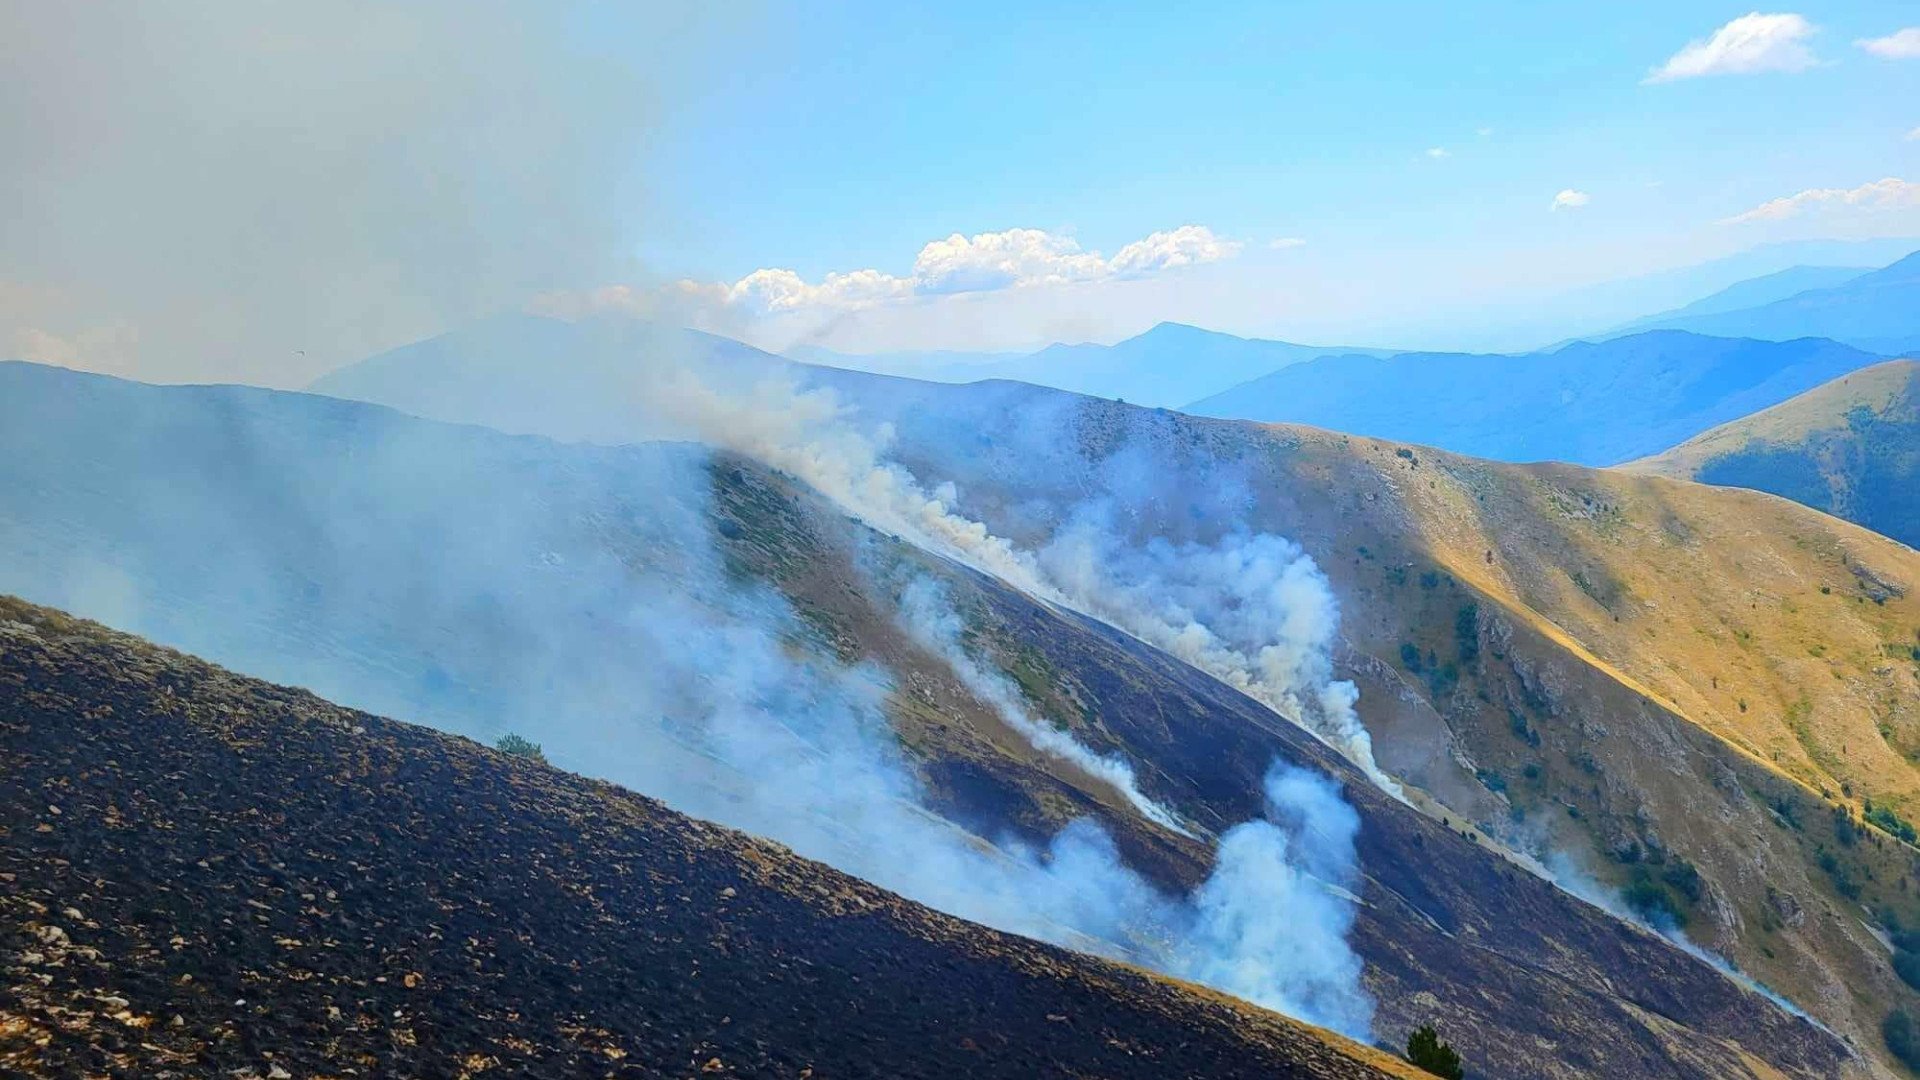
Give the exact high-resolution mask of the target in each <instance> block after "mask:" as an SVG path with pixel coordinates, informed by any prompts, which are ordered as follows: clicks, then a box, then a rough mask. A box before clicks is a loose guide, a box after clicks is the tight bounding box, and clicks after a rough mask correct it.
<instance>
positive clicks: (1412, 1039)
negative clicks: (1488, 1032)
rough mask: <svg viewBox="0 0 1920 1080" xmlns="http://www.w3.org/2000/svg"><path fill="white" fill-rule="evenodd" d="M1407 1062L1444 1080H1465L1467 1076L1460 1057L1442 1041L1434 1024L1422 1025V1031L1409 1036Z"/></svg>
mask: <svg viewBox="0 0 1920 1080" xmlns="http://www.w3.org/2000/svg"><path fill="white" fill-rule="evenodd" d="M1407 1060H1408V1061H1409V1062H1411V1063H1412V1064H1413V1065H1414V1066H1416V1067H1418V1068H1420V1069H1423V1070H1425V1071H1427V1072H1430V1073H1432V1074H1433V1075H1435V1076H1438V1077H1442V1078H1443V1080H1465V1077H1466V1075H1467V1070H1466V1069H1465V1068H1464V1067H1463V1066H1462V1065H1461V1064H1460V1055H1459V1054H1458V1053H1456V1052H1454V1049H1453V1047H1452V1046H1450V1045H1448V1044H1447V1043H1443V1042H1441V1041H1440V1033H1439V1032H1437V1031H1435V1030H1433V1025H1432V1024H1422V1025H1420V1030H1418V1031H1416V1032H1414V1033H1413V1034H1412V1035H1409V1036H1407Z"/></svg>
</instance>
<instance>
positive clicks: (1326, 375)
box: [1186, 330, 1880, 465]
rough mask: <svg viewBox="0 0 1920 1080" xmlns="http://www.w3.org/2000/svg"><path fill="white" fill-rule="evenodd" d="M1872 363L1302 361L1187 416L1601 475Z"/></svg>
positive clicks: (1728, 347)
mask: <svg viewBox="0 0 1920 1080" xmlns="http://www.w3.org/2000/svg"><path fill="white" fill-rule="evenodd" d="M1879 359H1880V357H1878V356H1875V355H1874V354H1871V353H1867V352H1864V351H1861V350H1858V349H1854V348H1851V347H1849V346H1846V345H1842V344H1839V343H1836V342H1831V341H1825V340H1818V339H1808V340H1803V341H1791V342H1778V343H1775V342H1760V341H1745V340H1733V339H1726V338H1711V337H1704V336H1701V335H1697V334H1691V333H1688V332H1685V331H1679V330H1650V331H1645V332H1642V333H1639V334H1633V335H1628V336H1626V337H1620V338H1613V339H1610V340H1607V341H1602V342H1585V341H1577V342H1573V343H1570V344H1568V345H1565V346H1562V347H1561V348H1558V349H1555V350H1553V351H1552V352H1548V353H1540V354H1533V355H1521V356H1510V355H1504V354H1463V353H1425V354H1423V353H1406V354H1401V355H1397V356H1394V357H1390V358H1388V359H1385V360H1362V359H1344V358H1343V359H1325V358H1323V359H1318V360H1310V361H1307V362H1306V363H1304V364H1300V365H1296V366H1294V367H1291V368H1287V369H1284V370H1281V371H1278V372H1275V373H1273V374H1271V375H1267V376H1264V377H1262V378H1259V379H1256V380H1254V381H1252V382H1250V383H1245V384H1242V385H1241V386H1239V387H1236V388H1235V389H1233V390H1230V391H1227V392H1226V393H1223V394H1218V395H1215V396H1213V397H1211V398H1207V399H1204V400H1201V401H1197V402H1194V403H1193V404H1191V405H1190V406H1188V407H1187V410H1186V411H1188V412H1192V413H1195V414H1198V415H1202V416H1212V417H1219V418H1223V419H1226V418H1233V419H1244V420H1254V421H1260V422H1264V423H1277V422H1286V423H1301V424H1309V425H1312V426H1314V427H1320V428H1325V429H1329V430H1337V431H1346V432H1349V433H1352V434H1356V435H1367V436H1371V437H1376V438H1387V439H1394V440H1397V441H1401V442H1409V443H1419V444H1424V445H1429V446H1436V447H1440V448H1443V449H1447V450H1452V451H1454V452H1457V453H1464V454H1469V455H1471V456H1475V457H1483V458H1492V459H1495V460H1503V461H1539V460H1564V461H1568V462H1571V463H1574V464H1582V465H1611V464H1615V463H1618V462H1620V461H1625V460H1630V459H1632V458H1636V457H1640V456H1644V455H1645V454H1648V453H1653V452H1656V451H1658V450H1661V449H1664V448H1665V447H1667V446H1670V445H1672V444H1673V443H1674V442H1676V441H1679V440H1680V439H1684V438H1686V437H1689V436H1691V435H1694V434H1696V433H1698V432H1699V431H1702V430H1704V429H1706V428H1707V427H1711V426H1712V425H1713V424H1716V423H1720V422H1723V421H1725V420H1728V419H1732V418H1733V417H1735V416H1739V415H1741V414H1743V413H1745V412H1750V411H1752V410H1753V409H1755V408H1760V407H1763V406H1765V405H1771V404H1774V403H1776V402H1778V401H1781V400H1784V399H1786V398H1787V397H1790V396H1792V395H1793V394H1795V393H1798V392H1800V391H1801V390H1804V389H1807V388H1809V387H1812V386H1815V385H1818V384H1819V383H1821V382H1824V381H1826V380H1827V379H1829V378H1832V377H1834V376H1836V375H1839V374H1842V373H1844V372H1846V371H1851V370H1853V369H1855V368H1859V367H1864V366H1866V365H1868V364H1870V363H1873V362H1875V361H1877V360H1879Z"/></svg>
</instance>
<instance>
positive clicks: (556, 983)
mask: <svg viewBox="0 0 1920 1080" xmlns="http://www.w3.org/2000/svg"><path fill="white" fill-rule="evenodd" d="M245 1070H252V1073H253V1074H254V1075H260V1076H275V1077H280V1076H290V1077H302V1078H304V1077H314V1076H352V1075H359V1076H464V1075H481V1074H492V1075H508V1076H553V1077H561V1076H566V1077H573V1076H588V1075H622V1076H657V1075H658V1076H729V1075H741V1076H814V1077H835V1076H876V1077H877V1076H888V1077H898V1076H941V1077H949V1076H959V1075H968V1076H1023V1077H1024V1076H1042V1075H1053V1076H1105V1077H1129V1076H1139V1077H1163V1076H1198V1075H1206V1076H1260V1077H1327V1078H1335V1077H1339V1078H1345V1077H1355V1078H1358V1077H1368V1076H1381V1075H1394V1074H1402V1068H1401V1067H1400V1066H1398V1064H1397V1063H1396V1062H1394V1061H1392V1060H1390V1059H1387V1058H1384V1057H1382V1056H1381V1055H1379V1054H1377V1053H1376V1052H1374V1051H1371V1050H1367V1049H1365V1048H1362V1047H1358V1046H1356V1045H1354V1044H1352V1043H1349V1042H1346V1041H1345V1040H1342V1039H1340V1038H1338V1037H1337V1036H1333V1035H1330V1034H1328V1033H1325V1032H1322V1031H1319V1030H1317V1029H1312V1028H1307V1027H1304V1026H1302V1025H1299V1024H1295V1023H1293V1022H1290V1021H1287V1020H1285V1019H1284V1018H1281V1017H1278V1016H1275V1015H1273V1014H1270V1013H1265V1012H1261V1011H1259V1010H1255V1009H1252V1008H1249V1007H1245V1006H1241V1005H1238V1004H1235V1003H1231V1002H1228V1001H1225V1000H1223V999H1220V998H1218V997H1215V996H1212V995H1207V994H1204V993H1201V992H1197V991H1193V990H1189V989H1187V988H1184V987H1181V986H1177V985H1174V984H1171V983H1168V982H1165V981H1162V980H1158V979H1154V978H1150V977H1147V976H1144V975H1142V974H1139V973H1136V972H1134V971H1132V970H1129V969H1125V968H1121V967H1117V966H1114V965H1112V964H1108V963H1105V962H1102V961H1099V960H1095V959H1091V958H1088V957H1084V956H1080V955H1078V954H1075V953H1071V952H1066V951H1063V950H1060V949H1056V948H1052V947H1049V946H1045V945H1040V944H1036V943H1033V942H1029V941H1026V940H1023V939H1020V938H1014V937H1009V936H1007V935H1002V934H998V933H995V932H993V931H990V930H985V929H982V928H980V927H977V926H974V925H971V924H968V923H965V922H961V921H959V920H956V919H952V918H948V917H946V916H943V915H940V914H937V913H935V912H932V911H930V910H928V909H926V908H923V907H920V906H919V905H916V904H913V903H910V902H907V901H904V900H901V899H900V898H898V897H895V896H893V895H890V894H888V893H885V892H883V891H881V890H879V889H877V888H874V887H872V886H870V885H867V884H865V883H863V882H860V881H858V880H855V879H853V878H850V877H847V876H846V875H844V874H840V873H838V872H836V871H833V870H830V869H828V868H826V867H824V866H821V865H818V864H815V863H812V862H809V861H806V860H804V859H800V858H798V857H796V856H794V855H793V854H791V853H790V852H788V851H787V850H786V849H784V848H780V847H777V846H775V845H770V844H766V843H763V842H760V841H756V840H753V839H751V838H748V837H746V836H744V835H742V834H739V833H735V832H732V831H730V830H726V829H722V828H718V827H715V826H711V825H707V824H703V823H701V822H698V821H694V820H692V819H689V818H686V817H683V816H681V815H679V814H676V813H674V812H672V811H670V810H667V809H666V808H664V807H663V806H661V805H660V804H658V803H656V802H654V801H652V800H649V799H646V798H643V797H640V796H637V795H634V794H632V793H630V792H627V791H625V790H622V789H620V788H616V787H613V786H611V785H607V784H602V783H596V782H593V781H589V780H586V779H583V778H581V777H578V776H575V775H572V774H569V773H565V772H561V771H558V770H554V769H550V768H547V767H545V766H542V765H538V764H534V763H531V762H528V761H524V760H518V759H513V758H509V757H507V756H505V755H502V754H498V753H496V752H494V751H491V750H487V749H484V748H482V747H480V746H478V745H476V744H474V743H471V742H469V741H466V740H463V739H459V738H454V737H450V736H445V735H441V734H437V733H435V732H432V731H429V730H427V729H425V728H420V727H414V726H411V725H407V724H400V723H394V722H391V721H387V720H381V719H378V718H375V717H372V716H368V715H366V714H364V713H358V712H353V711H350V710H346V709H341V708H338V707H336V706H333V705H330V704H328V703H326V702H324V701H322V700H320V699H318V698H315V697H313V696H312V695H310V694H307V693H304V692H301V691H295V690H288V689H284V688H280V687H276V686H272V685H268V684H265V683H261V682H256V681H253V680H250V679H245V678H241V677H239V676H235V675H232V674H229V673H227V672H225V671H222V670H220V669H218V668H215V667H212V666H210V665H207V664H205V663H202V662H200V661H197V660H194V659H192V658H190V657H187V656H184V655H181V654H178V653H174V652H171V651H168V650H163V649H159V648H156V647H153V646H150V645H147V644H146V643H144V642H141V641H139V640H138V639H134V638H131V637H127V636H124V635H119V634H115V633H112V632H110V631H106V630H104V629H102V628H100V627H98V626H96V625H94V624H90V623H82V622H79V621H76V620H72V619H69V618H67V617H65V616H63V615H60V614H58V613H55V612H51V611H48V610H46V609H42V608H36V607H32V606H30V605H27V604H24V603H21V602H19V601H17V600H13V599H11V598H0V1072H15V1071H17V1072H19V1073H24V1074H26V1075H47V1076H67V1075H115V1076H150V1077H162V1076H169V1075H171V1076H183V1077H184V1076H208V1075H227V1074H230V1073H232V1074H235V1075H246V1074H247V1073H246V1072H245ZM1383 1070H1384V1071H1383ZM1407 1075H1410V1074H1407Z"/></svg>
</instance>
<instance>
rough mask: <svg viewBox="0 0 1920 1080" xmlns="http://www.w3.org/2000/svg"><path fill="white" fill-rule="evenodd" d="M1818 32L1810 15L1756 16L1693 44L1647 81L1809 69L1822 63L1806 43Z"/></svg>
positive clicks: (1731, 24) (1732, 23) (1739, 20)
mask: <svg viewBox="0 0 1920 1080" xmlns="http://www.w3.org/2000/svg"><path fill="white" fill-rule="evenodd" d="M1813 34H1814V25H1813V24H1812V23H1810V22H1808V21H1807V20H1806V18H1805V17H1804V16H1801V15H1795V14H1790V13H1785V14H1777V15H1763V14H1761V13H1760V12H1757V11H1756V12H1752V13H1750V14H1747V15H1742V16H1740V17H1739V18H1737V19H1735V20H1733V21H1732V22H1730V23H1728V24H1727V25H1725V26H1723V27H1721V28H1720V29H1718V30H1715V31H1714V32H1713V36H1711V37H1709V38H1707V39H1706V40H1704V41H1691V42H1688V43H1687V46H1686V48H1684V49H1681V50H1680V51H1679V52H1677V53H1674V54H1673V56H1672V57H1671V58H1669V59H1668V60H1667V62H1666V63H1665V64H1662V65H1661V66H1660V67H1659V68H1657V69H1655V70H1654V72H1653V73H1652V74H1651V75H1648V76H1647V78H1646V81H1647V82H1656V83H1657V82H1672V81H1674V80H1677V79H1695V78H1699V77H1701V76H1703V75H1753V74H1758V73H1760V72H1767V71H1785V72H1794V71H1805V70H1806V69H1808V68H1810V67H1812V66H1814V64H1815V63H1816V61H1815V60H1814V57H1813V53H1812V51H1811V50H1809V49H1808V48H1807V44H1806V43H1807V39H1809V38H1811V37H1812V36H1813Z"/></svg>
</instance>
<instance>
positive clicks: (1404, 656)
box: [1400, 641, 1422, 675]
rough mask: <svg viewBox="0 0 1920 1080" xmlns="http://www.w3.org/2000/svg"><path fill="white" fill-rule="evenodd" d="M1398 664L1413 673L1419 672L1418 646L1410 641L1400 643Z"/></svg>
mask: <svg viewBox="0 0 1920 1080" xmlns="http://www.w3.org/2000/svg"><path fill="white" fill-rule="evenodd" d="M1400 664H1401V666H1402V667H1404V668H1406V669H1407V670H1408V671H1411V672H1413V673H1414V674H1415V675H1418V674H1420V668H1421V666H1422V665H1421V663H1420V646H1418V645H1415V644H1414V643H1413V642H1411V641H1403V642H1401V643H1400Z"/></svg>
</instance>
